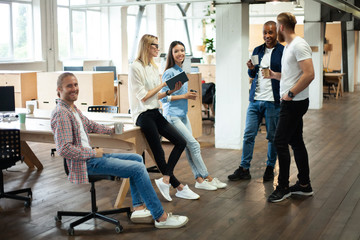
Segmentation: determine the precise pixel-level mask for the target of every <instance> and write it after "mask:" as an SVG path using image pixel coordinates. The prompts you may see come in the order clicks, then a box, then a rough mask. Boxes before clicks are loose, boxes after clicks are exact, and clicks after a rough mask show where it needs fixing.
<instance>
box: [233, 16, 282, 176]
mask: <svg viewBox="0 0 360 240" xmlns="http://www.w3.org/2000/svg"><path fill="white" fill-rule="evenodd" d="M263 38H264V41H265V43H264V44H262V45H260V46H258V47H256V48H255V49H254V51H253V56H255V55H256V56H258V62H257V63H253V62H252V61H251V60H249V61H248V62H247V63H246V64H247V67H248V74H249V77H250V78H253V79H254V80H253V81H252V84H251V89H250V97H249V100H250V103H249V107H248V109H247V113H246V125H245V132H244V140H243V152H242V156H241V163H240V166H239V168H238V169H236V170H235V172H234V173H233V174H231V175H229V176H228V178H229V180H232V181H237V180H241V179H250V178H251V175H250V170H249V169H250V162H251V159H252V156H253V151H254V144H255V137H256V135H257V132H258V129H259V125H260V123H261V121H262V119H263V117H265V125H266V132H267V135H266V139H267V140H268V141H269V142H268V152H267V162H266V165H267V167H266V170H265V173H264V175H263V181H271V180H273V179H274V166H275V162H276V155H277V154H276V149H275V145H274V136H275V129H276V124H277V122H278V119H279V113H280V82H279V81H278V80H276V79H266V78H264V76H263V74H262V72H261V69H260V66H262V67H270V69H271V70H274V69H277V70H278V71H281V57H282V53H283V50H284V46H283V45H281V44H280V43H278V41H277V32H276V23H275V22H274V21H268V22H266V23H265V24H264V27H263ZM246 81H247V79H246Z"/></svg>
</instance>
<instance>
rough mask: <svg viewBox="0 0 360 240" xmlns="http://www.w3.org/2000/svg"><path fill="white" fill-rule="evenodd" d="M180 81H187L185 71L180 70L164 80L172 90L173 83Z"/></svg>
mask: <svg viewBox="0 0 360 240" xmlns="http://www.w3.org/2000/svg"><path fill="white" fill-rule="evenodd" d="M179 81H180V82H181V83H182V84H184V83H186V82H187V81H189V79H188V77H187V76H186V73H185V72H181V73H179V74H178V75H176V76H174V77H172V78H170V79H169V80H167V81H166V84H167V85H168V87H169V88H170V90H173V89H174V88H175V84H176V83H177V82H179Z"/></svg>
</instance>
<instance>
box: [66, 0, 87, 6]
mask: <svg viewBox="0 0 360 240" xmlns="http://www.w3.org/2000/svg"><path fill="white" fill-rule="evenodd" d="M84 4H86V0H70V5H84Z"/></svg>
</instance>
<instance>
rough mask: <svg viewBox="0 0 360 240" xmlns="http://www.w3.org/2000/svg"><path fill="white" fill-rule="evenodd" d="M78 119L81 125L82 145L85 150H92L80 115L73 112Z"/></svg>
mask: <svg viewBox="0 0 360 240" xmlns="http://www.w3.org/2000/svg"><path fill="white" fill-rule="evenodd" d="M72 113H73V114H74V116H75V118H76V121H77V122H78V123H79V125H80V136H81V145H82V146H83V147H84V148H91V146H90V144H89V139H88V137H87V135H86V133H85V129H84V125H83V123H82V121H81V118H80V116H79V114H78V113H77V112H72Z"/></svg>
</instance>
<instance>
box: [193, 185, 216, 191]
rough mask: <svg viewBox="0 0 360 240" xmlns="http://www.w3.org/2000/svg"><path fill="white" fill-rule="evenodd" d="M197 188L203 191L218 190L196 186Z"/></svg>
mask: <svg viewBox="0 0 360 240" xmlns="http://www.w3.org/2000/svg"><path fill="white" fill-rule="evenodd" d="M195 188H197V189H202V190H208V191H216V190H217V187H214V188H213V189H209V188H203V187H197V186H195Z"/></svg>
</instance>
